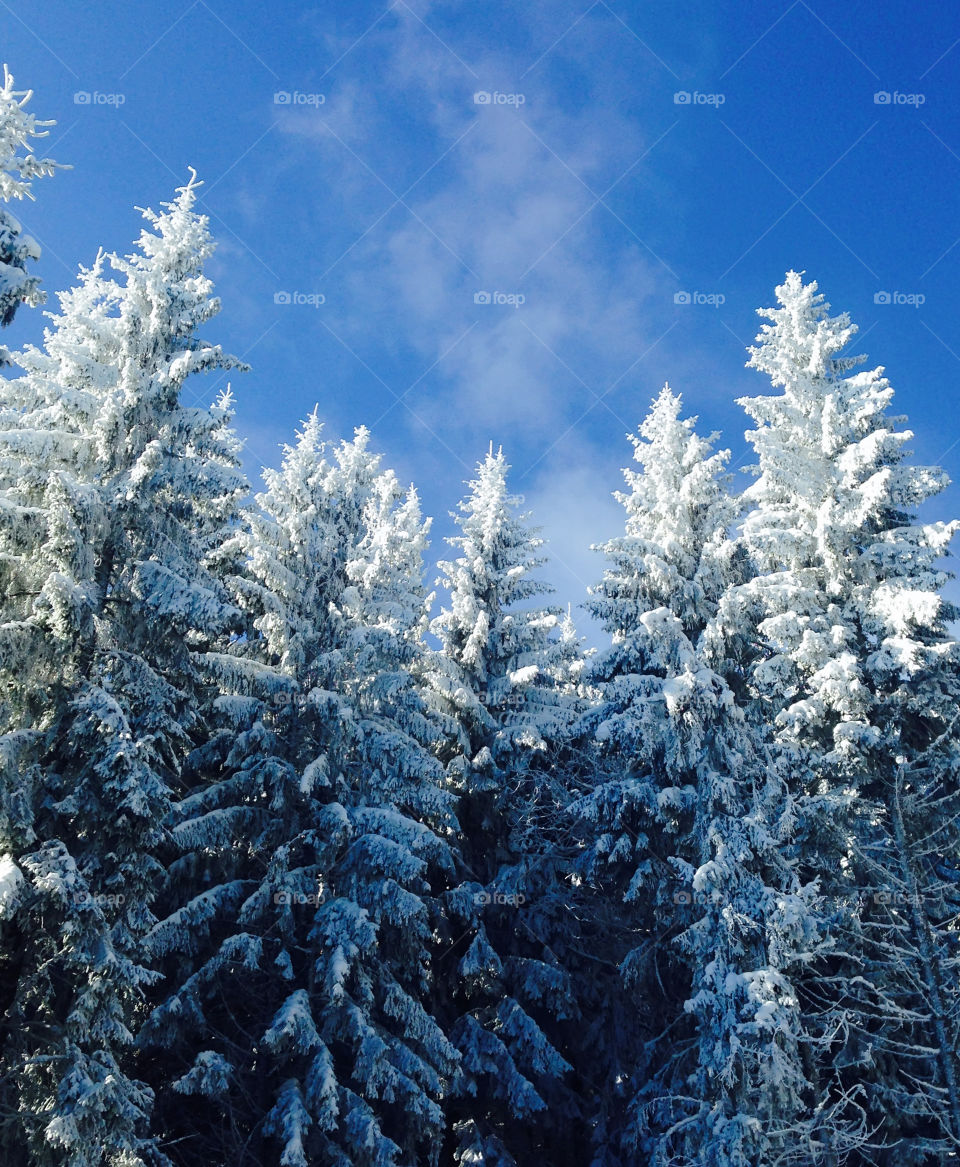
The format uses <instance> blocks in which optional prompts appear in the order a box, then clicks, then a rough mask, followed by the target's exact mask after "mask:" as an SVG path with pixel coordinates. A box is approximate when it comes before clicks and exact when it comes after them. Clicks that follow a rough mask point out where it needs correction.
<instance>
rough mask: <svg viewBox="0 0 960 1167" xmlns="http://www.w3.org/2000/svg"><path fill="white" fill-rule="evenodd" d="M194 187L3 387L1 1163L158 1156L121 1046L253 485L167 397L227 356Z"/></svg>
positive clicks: (203, 424)
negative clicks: (218, 573) (11, 944)
mask: <svg viewBox="0 0 960 1167" xmlns="http://www.w3.org/2000/svg"><path fill="white" fill-rule="evenodd" d="M196 186H197V183H196V181H195V177H194V178H193V179H191V181H190V182H189V183H188V184H187V185H186V186H185V187H183V188H181V189H180V190H179V191H178V194H177V198H176V200H175V201H174V202H172V203H170V204H165V206H164V209H163V211H162V212H161V213H160V214H155V213H153V212H151V211H146V212H144V215H145V217H146V218H147V220H148V223H149V228H148V229H145V230H144V231H143V232H142V234H141V237H140V240H139V249H138V251H137V252H136V253H134V254H133V255H131V256H128V257H126V258H121V257H119V256H115V255H111V256H103V255H101V256H99V257H98V259H97V262H96V264H95V265H94V267H93V268H92V269H90V270H89V271H83V272H82V273H81V282H80V285H79V287H78V288H77V289H75V290H74V291H73V292H71V293H67V294H66V295H64V296H63V297H61V313H60V314H59V315H58V316H54V317H52V325H51V327H50V328H48V329H47V331H46V334H45V342H44V346H43V348H42V349H34V348H28V349H27V350H26V351H25V352H24V353H23V354H21V355H20V356H19V357H18V362H19V363H20V364H21V366H22V367H23V369H24V375H23V376H22V377H21V378H19V379H18V380H17V381H14V382H10V383H5V384H4V398H5V402H4V409H3V417H4V424H5V426H6V427H7V428H6V429H5V431H4V432H3V433H2V434H0V465H2V471H0V483H2V487H3V491H2V501H3V505H2V507H0V542H2V544H3V545H4V552H5V554H4V556H3V563H4V567H3V571H4V574H5V575H6V576H7V581H5V582H8V587H7V590H6V594H5V599H4V610H3V613H2V622H0V627H2V630H3V631H2V636H0V640H2V644H3V651H2V653H0V668H2V672H3V681H4V689H5V694H6V695H7V700H6V703H5V707H4V726H3V728H4V731H5V732H4V736H3V738H2V739H0V753H2V758H3V800H2V806H3V820H2V835H3V840H2V849H3V850H4V851H5V852H7V853H8V854H10V855H11V856H12V859H13V861H14V862H15V863H16V864H17V866H18V868H19V869H20V871H21V872H22V873H23V875H24V877H25V878H24V883H23V885H22V887H21V889H20V893H19V899H18V904H17V908H16V911H15V912H13V913H12V915H11V916H10V918H9V922H8V925H7V926H8V928H11V929H13V930H14V931H15V935H16V938H17V949H18V956H17V965H16V968H15V969H11V970H10V975H9V978H8V979H9V984H8V989H9V992H8V1002H7V1010H6V1020H5V1032H4V1040H3V1045H2V1053H0V1057H2V1070H3V1077H2V1082H3V1086H2V1094H3V1100H2V1101H3V1128H2V1132H0V1139H2V1140H3V1145H4V1148H5V1153H6V1154H7V1157H8V1158H7V1161H9V1162H29V1163H30V1164H31V1165H33V1164H37V1165H43V1164H47V1163H50V1164H54V1163H56V1164H69V1165H70V1167H100V1165H107V1164H109V1165H111V1167H121V1165H122V1167H134V1165H135V1164H139V1163H142V1162H146V1161H148V1160H151V1161H152V1160H154V1159H155V1158H156V1156H157V1153H156V1151H155V1147H154V1144H153V1141H152V1140H151V1139H150V1138H149V1137H148V1134H147V1131H146V1119H147V1116H148V1114H149V1110H150V1105H151V1094H150V1091H149V1090H148V1089H146V1088H145V1087H144V1086H143V1084H142V1083H141V1082H139V1081H138V1080H137V1079H136V1077H135V1076H134V1075H133V1071H132V1057H131V1041H132V1031H133V1030H134V1029H135V1028H136V1025H137V1022H138V1015H139V1013H140V1011H141V1002H142V995H143V989H144V986H145V985H146V984H148V983H149V982H150V981H151V980H152V979H153V976H154V974H153V972H152V971H151V970H150V968H149V967H146V966H145V965H144V948H143V940H144V936H145V934H146V933H147V931H148V929H149V928H150V926H151V925H152V923H153V917H152V913H151V907H150V905H151V901H152V900H153V898H154V895H155V889H156V884H157V881H158V876H159V875H160V874H161V869H160V866H159V864H158V862H157V859H156V853H157V851H158V849H159V848H160V847H161V845H162V842H163V838H164V832H165V829H166V821H167V818H168V812H169V802H170V791H171V787H173V786H175V785H176V783H177V782H178V780H179V772H180V768H181V765H182V761H183V758H184V756H185V754H186V752H187V750H188V748H189V747H190V745H191V742H192V740H193V735H197V734H199V732H200V729H201V727H200V725H199V722H198V718H197V713H196V710H197V707H198V704H199V701H198V694H199V689H200V687H201V683H202V677H201V675H200V673H199V671H198V668H197V664H196V659H195V658H196V650H197V649H198V648H200V647H202V646H203V645H204V643H205V642H206V641H207V640H209V639H212V638H215V637H218V636H220V635H221V634H222V632H223V630H224V629H225V628H226V627H227V626H228V625H229V623H230V622H231V620H233V619H235V617H236V616H237V614H238V613H237V611H236V609H235V608H233V607H232V606H231V604H230V603H229V600H228V597H227V596H226V594H225V593H224V592H223V590H222V589H221V588H219V587H218V585H217V583H216V581H215V579H214V577H213V576H212V575H211V574H210V572H209V570H208V566H209V561H210V559H211V558H212V557H215V556H216V555H217V549H218V547H219V546H220V545H221V544H222V543H223V542H224V540H225V538H226V536H227V535H228V534H229V527H230V525H231V523H232V522H233V521H235V518H236V515H237V511H238V501H239V498H240V497H241V496H242V494H243V493H244V491H245V486H244V482H243V479H242V476H241V475H240V473H239V471H238V469H237V467H236V462H235V450H236V445H235V439H233V437H232V435H231V434H230V432H229V428H228V421H229V401H228V399H223V400H222V401H221V403H220V404H219V405H218V406H217V407H215V408H213V409H194V408H188V407H186V406H183V405H182V404H181V403H180V393H181V389H182V386H183V382H184V380H185V379H186V378H187V376H188V375H189V374H190V373H193V372H196V371H206V370H210V369H216V368H223V367H229V366H230V365H231V364H233V363H235V362H233V361H232V359H231V358H229V357H226V356H224V354H223V353H222V352H221V350H220V349H219V347H217V346H214V345H211V344H209V343H208V342H206V341H203V340H201V339H200V338H199V337H198V336H197V335H196V334H197V330H198V329H199V328H200V327H201V326H202V325H203V324H205V323H206V322H207V321H208V320H209V319H210V318H211V317H212V316H213V315H214V314H215V313H216V312H217V310H218V307H219V305H218V302H217V301H216V300H215V299H214V298H212V296H211V294H210V292H211V285H210V282H209V281H208V280H207V279H206V278H205V277H204V275H203V262H204V260H205V259H206V258H207V256H208V255H209V254H210V252H211V251H212V244H211V241H210V238H209V234H208V231H207V224H206V220H205V219H204V218H203V217H202V216H200V215H198V214H197V213H196V212H195V211H194V210H193V204H194V201H195V198H196ZM108 265H109V267H111V268H112V269H113V270H114V272H115V273H116V274H117V276H118V277H120V278H118V279H112V278H108V277H107V276H106V275H105V274H104V273H105V270H106V268H107V266H108Z"/></svg>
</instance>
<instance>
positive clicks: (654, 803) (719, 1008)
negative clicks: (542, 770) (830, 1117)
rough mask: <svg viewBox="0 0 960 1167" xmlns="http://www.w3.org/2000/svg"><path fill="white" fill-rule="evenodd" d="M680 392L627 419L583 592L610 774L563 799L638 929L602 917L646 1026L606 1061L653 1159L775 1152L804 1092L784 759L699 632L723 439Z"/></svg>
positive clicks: (732, 562)
mask: <svg viewBox="0 0 960 1167" xmlns="http://www.w3.org/2000/svg"><path fill="white" fill-rule="evenodd" d="M680 408H681V402H680V398H679V397H678V396H677V395H676V394H675V393H673V391H672V390H671V389H670V388H669V386H665V387H664V389H663V390H662V392H661V393H660V395H659V396H658V397H657V398H656V400H655V401H654V403H653V406H652V408H651V410H650V413H649V414H648V416H647V418H646V419H645V421H644V422H643V424H642V425H641V427H640V434H639V436H638V437H635V438H633V439H632V440H633V444H634V456H635V458H636V460H637V461H638V462H639V463H640V465H641V467H642V470H641V471H640V472H634V471H630V470H628V471H626V472H625V476H626V479H627V483H628V485H629V487H630V491H629V492H628V493H625V494H620V495H618V497H619V499H620V501H621V502H622V503H623V505H624V508H625V510H626V515H627V517H626V532H625V534H624V535H623V536H621V537H619V538H616V539H614V540H612V541H611V542H610V543H608V544H607V545H606V546H605V547H604V550H605V551H606V553H607V556H608V561H609V567H608V568H607V570H606V572H605V575H604V579H603V581H602V583H601V584H600V585H599V587H598V588H597V589H596V590H595V592H594V596H595V598H594V600H593V601H592V604H591V607H592V610H593V612H594V614H595V615H596V616H597V617H598V618H600V619H602V620H603V622H604V626H605V628H606V630H607V631H608V632H609V633H610V634H611V636H612V645H611V647H610V648H609V649H608V650H607V651H606V652H604V653H601V654H600V655H599V656H598V658H597V660H596V662H595V663H594V664H593V666H592V668H591V678H590V679H591V682H592V683H593V684H594V685H595V686H596V688H597V690H598V696H599V700H598V702H597V705H596V706H595V708H593V709H591V710H590V711H588V713H587V714H586V715H585V717H584V718H583V721H582V732H590V733H592V735H593V737H594V739H595V741H596V743H597V757H598V764H599V768H600V771H601V773H602V774H603V775H604V776H605V780H604V781H602V782H600V783H599V784H598V785H597V786H596V788H595V789H593V790H591V791H590V792H589V793H588V794H587V795H586V796H585V797H584V798H583V799H582V800H581V801H580V803H579V804H578V805H577V807H576V808H575V809H576V810H577V811H578V812H579V813H580V814H581V815H582V816H583V817H584V818H586V819H587V820H588V821H590V822H592V823H593V824H594V840H593V845H592V847H591V848H590V850H589V851H588V853H587V854H588V856H589V862H588V865H587V874H588V875H589V876H590V877H591V878H592V879H593V880H595V881H596V882H597V883H599V884H600V886H601V887H604V888H606V889H608V894H610V893H612V894H614V895H616V896H617V897H618V898H620V899H621V901H622V902H624V903H626V904H627V905H628V910H629V911H630V912H631V915H630V917H629V919H630V921H631V923H632V927H633V930H634V936H633V937H631V936H630V934H629V933H627V934H626V935H623V936H616V934H615V937H616V941H617V942H618V943H619V945H620V946H621V947H620V951H619V952H618V958H619V959H620V960H621V961H622V967H623V970H624V975H625V978H626V980H627V983H628V984H629V985H630V986H632V988H633V990H634V993H635V998H636V1000H637V1001H638V1003H639V1004H640V1005H641V1008H642V1009H643V1010H644V1011H645V1017H644V1028H645V1030H646V1033H645V1034H643V1033H642V1032H641V1033H640V1034H637V1033H636V1032H635V1034H634V1039H633V1043H632V1046H631V1047H628V1049H627V1050H626V1051H625V1053H626V1057H627V1060H628V1061H627V1065H626V1066H619V1067H618V1066H617V1065H616V1064H614V1066H613V1070H614V1072H618V1073H619V1074H620V1075H629V1076H630V1080H631V1087H632V1092H633V1098H632V1101H631V1102H630V1103H629V1106H628V1108H627V1110H628V1116H627V1120H626V1123H625V1129H624V1132H623V1136H622V1138H623V1143H624V1146H625V1148H626V1149H627V1150H628V1153H629V1154H631V1155H636V1154H637V1153H640V1152H642V1153H643V1154H644V1155H645V1156H646V1157H647V1159H648V1161H649V1162H651V1163H654V1164H658V1165H663V1167H666V1165H670V1167H678V1165H679V1164H686V1163H693V1162H697V1163H703V1164H711V1165H714V1164H715V1165H716V1167H720V1165H724V1167H727V1165H729V1164H738V1165H743V1167H745V1165H746V1164H757V1165H759V1164H773V1163H786V1162H792V1161H794V1160H793V1159H791V1157H790V1156H791V1155H792V1153H793V1151H792V1147H793V1146H794V1144H796V1142H797V1140H798V1139H799V1140H802V1139H803V1138H804V1137H805V1133H806V1131H807V1123H806V1120H807V1117H808V1114H809V1112H810V1111H811V1110H812V1108H813V1107H814V1105H815V1102H814V1100H813V1098H812V1096H811V1091H810V1085H809V1083H808V1082H807V1080H806V1078H805V1075H804V1070H803V1057H804V1053H805V1048H804V1039H805V1035H804V1034H803V1032H802V1030H801V1027H800V1024H799V1017H798V1014H797V1010H796V998H795V993H794V991H793V988H792V985H791V979H790V974H791V968H792V966H794V965H795V964H796V963H797V962H798V961H799V960H800V959H802V957H803V955H804V954H805V952H806V949H807V948H808V947H809V944H810V943H811V941H813V940H815V938H816V931H815V920H814V918H813V915H812V913H811V908H810V902H809V901H810V894H809V890H805V889H803V888H802V887H800V886H799V885H798V883H797V880H796V878H795V876H794V875H793V873H792V871H791V870H790V868H789V866H788V865H787V864H785V863H784V862H783V861H782V859H781V858H780V855H779V847H780V845H781V844H782V843H783V842H784V840H785V839H789V832H790V822H791V808H790V803H789V795H788V792H787V791H786V790H785V788H784V782H783V775H782V773H781V772H780V770H779V769H778V767H777V766H776V765H775V764H774V763H773V762H772V761H771V759H770V758H769V757H768V756H767V755H765V753H764V751H763V750H762V749H761V748H760V747H759V744H758V743H757V742H756V741H755V740H754V738H753V736H752V734H751V732H750V729H749V727H748V725H747V724H746V722H745V719H744V717H743V714H742V712H741V710H740V709H738V707H737V705H736V702H735V700H734V696H733V693H732V691H731V689H730V687H729V686H728V684H727V683H726V681H725V679H724V678H723V677H722V676H720V675H719V674H718V673H716V672H715V671H713V669H711V668H710V667H709V665H708V663H707V661H706V660H705V659H704V655H703V652H702V641H703V639H704V636H705V634H706V633H708V632H709V631H710V629H711V625H712V622H713V621H714V619H715V616H716V612H717V606H718V601H719V600H720V597H721V595H722V593H723V590H724V586H725V584H726V583H727V582H728V581H729V580H730V579H731V577H732V576H733V573H734V572H735V571H736V557H735V554H734V548H733V545H732V544H731V542H730V539H729V537H728V530H729V528H730V526H731V524H732V522H733V520H734V518H735V516H736V510H737V504H736V502H735V501H734V500H733V499H731V497H730V496H729V494H728V492H727V476H726V474H725V473H724V464H725V462H726V459H727V457H728V455H727V453H726V452H723V453H713V452H712V443H713V441H714V440H715V436H714V438H711V439H702V438H700V437H699V436H698V435H697V433H696V431H695V429H694V424H695V419H686V420H681V417H680ZM611 939H614V937H611ZM607 1137H608V1138H609V1135H608V1136H607ZM796 1161H797V1162H800V1161H803V1160H800V1159H798V1160H796Z"/></svg>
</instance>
